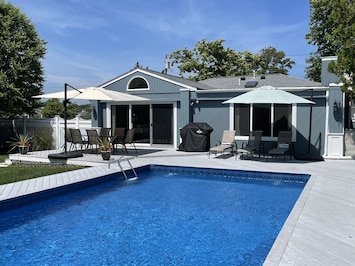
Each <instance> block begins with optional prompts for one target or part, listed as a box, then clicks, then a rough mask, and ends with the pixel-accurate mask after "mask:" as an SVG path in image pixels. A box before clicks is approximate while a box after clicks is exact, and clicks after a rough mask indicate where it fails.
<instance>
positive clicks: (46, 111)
mask: <svg viewBox="0 0 355 266" xmlns="http://www.w3.org/2000/svg"><path fill="white" fill-rule="evenodd" d="M56 115H59V116H60V117H62V118H64V105H63V103H62V102H60V101H59V100H58V99H49V100H47V101H46V102H44V104H43V110H42V116H43V117H44V118H53V117H55V116H56ZM77 115H80V117H81V118H83V119H91V105H90V104H84V105H78V104H76V103H73V102H71V101H68V105H67V118H68V119H72V118H74V117H75V116H77Z"/></svg>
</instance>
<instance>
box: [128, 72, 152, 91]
mask: <svg viewBox="0 0 355 266" xmlns="http://www.w3.org/2000/svg"><path fill="white" fill-rule="evenodd" d="M136 78H141V79H143V80H144V81H145V82H146V83H147V85H148V88H139V89H130V88H129V84H130V83H131V82H132V81H133V80H134V79H136ZM149 90H150V84H149V82H148V80H147V79H146V78H145V77H143V76H138V75H137V76H133V77H132V78H131V79H130V80H129V81H128V82H127V84H126V91H149Z"/></svg>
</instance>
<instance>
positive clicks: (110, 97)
mask: <svg viewBox="0 0 355 266" xmlns="http://www.w3.org/2000/svg"><path fill="white" fill-rule="evenodd" d="M68 87H70V88H72V90H68ZM33 98H49V99H51V98H57V99H64V102H63V104H64V138H65V140H64V156H62V157H66V156H68V155H67V142H66V139H67V135H66V134H67V103H68V99H77V100H96V101H106V102H108V101H114V102H133V101H135V102H140V101H147V100H149V99H147V98H144V97H140V96H136V95H131V94H128V93H124V92H118V91H113V90H107V89H105V88H102V87H88V88H83V89H76V88H74V87H72V86H70V85H69V84H64V91H62V92H55V93H48V94H41V95H35V96H33ZM74 156H75V155H74ZM60 157H61V156H60Z"/></svg>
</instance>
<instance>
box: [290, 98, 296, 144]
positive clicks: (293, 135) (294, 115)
mask: <svg viewBox="0 0 355 266" xmlns="http://www.w3.org/2000/svg"><path fill="white" fill-rule="evenodd" d="M291 112H292V117H291V120H292V123H291V130H292V142H296V141H297V139H296V136H297V104H292V107H291Z"/></svg>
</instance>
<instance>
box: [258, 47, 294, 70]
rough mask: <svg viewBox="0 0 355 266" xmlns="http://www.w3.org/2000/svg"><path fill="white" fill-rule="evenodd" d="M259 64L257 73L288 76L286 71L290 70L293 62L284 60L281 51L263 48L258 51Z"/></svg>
mask: <svg viewBox="0 0 355 266" xmlns="http://www.w3.org/2000/svg"><path fill="white" fill-rule="evenodd" d="M259 56H260V63H259V69H258V72H259V73H262V74H266V73H281V74H285V75H287V74H288V70H287V69H291V68H292V65H294V64H295V61H293V60H291V59H290V58H285V56H286V55H285V53H284V52H283V51H277V50H276V48H274V47H268V48H264V49H262V50H261V51H260V55H259Z"/></svg>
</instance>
